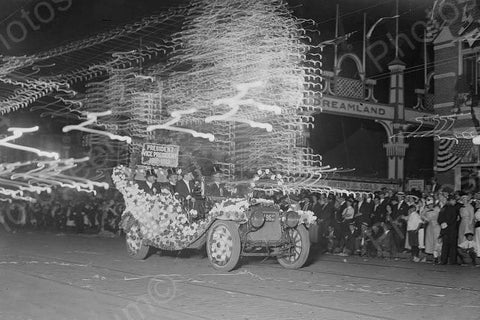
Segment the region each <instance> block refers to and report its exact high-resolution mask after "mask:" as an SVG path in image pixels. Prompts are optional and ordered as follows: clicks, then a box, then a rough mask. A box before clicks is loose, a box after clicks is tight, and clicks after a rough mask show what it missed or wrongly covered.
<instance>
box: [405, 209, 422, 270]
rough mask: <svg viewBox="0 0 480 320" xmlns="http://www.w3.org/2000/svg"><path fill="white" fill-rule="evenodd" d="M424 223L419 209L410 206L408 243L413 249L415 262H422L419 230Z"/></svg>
mask: <svg viewBox="0 0 480 320" xmlns="http://www.w3.org/2000/svg"><path fill="white" fill-rule="evenodd" d="M422 223H423V221H422V218H421V217H420V215H419V214H418V212H417V207H416V206H415V205H410V206H409V208H408V220H407V233H408V242H409V244H410V247H411V248H412V258H413V262H420V257H419V241H418V230H419V229H420V227H421V225H422Z"/></svg>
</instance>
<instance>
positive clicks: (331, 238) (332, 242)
mask: <svg viewBox="0 0 480 320" xmlns="http://www.w3.org/2000/svg"><path fill="white" fill-rule="evenodd" d="M327 240H328V244H327V251H328V252H329V253H334V250H335V248H337V247H338V240H337V237H336V236H335V228H334V227H333V226H328V235H327Z"/></svg>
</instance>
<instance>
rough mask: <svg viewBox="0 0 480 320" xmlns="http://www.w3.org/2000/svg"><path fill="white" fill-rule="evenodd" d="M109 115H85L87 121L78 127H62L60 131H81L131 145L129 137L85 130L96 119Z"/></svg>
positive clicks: (97, 113)
mask: <svg viewBox="0 0 480 320" xmlns="http://www.w3.org/2000/svg"><path fill="white" fill-rule="evenodd" d="M111 114H112V111H111V110H109V111H105V112H91V113H87V119H89V120H87V121H85V122H82V123H80V124H78V125H69V126H65V127H63V129H62V131H63V132H70V131H72V130H77V131H83V132H87V133H93V134H98V135H104V136H107V137H108V138H110V139H112V140H118V141H124V142H126V143H128V144H130V143H132V138H131V137H126V136H120V135H116V134H113V133H110V132H106V131H102V130H96V129H91V128H86V126H90V125H92V124H94V123H96V122H97V118H98V117H104V116H108V115H111Z"/></svg>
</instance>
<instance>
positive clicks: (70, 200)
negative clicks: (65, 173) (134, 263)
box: [0, 188, 124, 234]
mask: <svg viewBox="0 0 480 320" xmlns="http://www.w3.org/2000/svg"><path fill="white" fill-rule="evenodd" d="M35 200H36V201H35V202H26V201H17V200H13V201H11V202H6V201H5V202H2V201H0V224H1V225H3V227H4V229H5V230H6V231H7V232H15V231H16V230H18V229H25V230H45V231H54V232H71V233H90V234H93V233H99V232H107V233H111V234H119V233H120V228H119V224H120V219H121V214H122V212H123V211H124V203H123V198H122V196H121V194H120V193H118V192H117V191H116V190H106V191H101V190H100V191H98V192H97V193H96V194H95V195H94V194H92V193H81V194H80V193H76V192H72V193H70V192H69V191H68V190H66V189H63V188H57V189H55V190H54V191H52V193H50V194H46V193H42V194H40V195H37V197H36V199H35Z"/></svg>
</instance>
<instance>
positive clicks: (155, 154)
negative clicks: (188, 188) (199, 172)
mask: <svg viewBox="0 0 480 320" xmlns="http://www.w3.org/2000/svg"><path fill="white" fill-rule="evenodd" d="M179 149H180V147H179V146H177V145H167V144H154V143H144V144H143V148H142V164H143V165H146V166H152V167H178V152H179Z"/></svg>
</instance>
